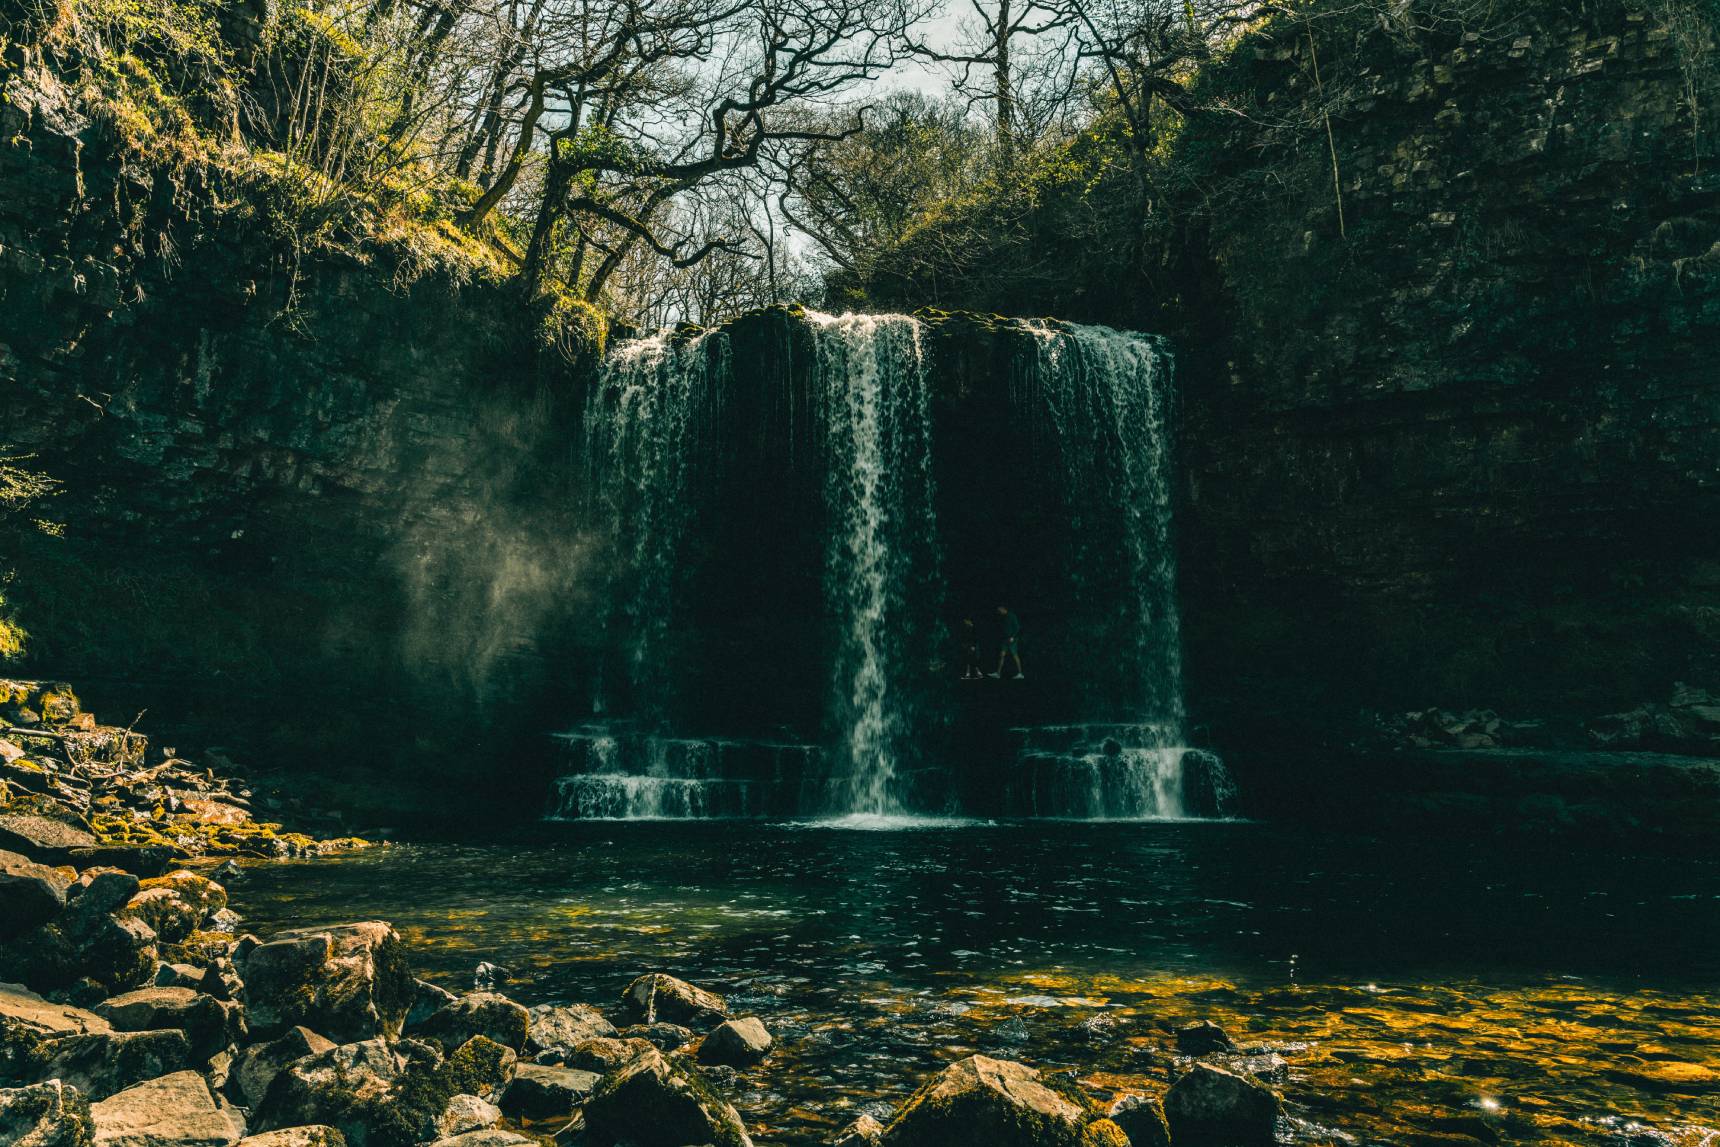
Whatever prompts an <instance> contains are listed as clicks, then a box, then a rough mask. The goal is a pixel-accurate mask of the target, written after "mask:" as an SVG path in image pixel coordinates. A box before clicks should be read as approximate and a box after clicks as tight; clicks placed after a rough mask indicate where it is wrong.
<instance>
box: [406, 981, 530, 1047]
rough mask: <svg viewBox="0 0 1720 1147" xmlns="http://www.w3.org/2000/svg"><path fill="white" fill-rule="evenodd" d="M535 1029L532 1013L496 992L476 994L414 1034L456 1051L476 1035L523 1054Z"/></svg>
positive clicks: (434, 1016)
mask: <svg viewBox="0 0 1720 1147" xmlns="http://www.w3.org/2000/svg"><path fill="white" fill-rule="evenodd" d="M530 1030H531V1013H529V1012H527V1011H526V1009H525V1007H524V1006H523V1005H520V1004H516V1003H514V1001H512V1000H510V999H508V998H507V997H506V996H503V995H498V994H496V993H495V992H472V993H470V994H468V995H464V996H461V997H460V998H459V999H457V1000H455V1001H454V1002H453V1003H451V1004H449V1005H447V1006H446V1007H443V1008H440V1009H438V1010H437V1011H436V1012H434V1013H433V1014H432V1015H431V1016H430V1017H429V1018H428V1019H426V1020H425V1021H424V1023H423V1025H422V1026H421V1027H420V1028H419V1029H418V1030H417V1031H416V1032H414V1033H413V1034H415V1035H422V1036H423V1037H424V1038H425V1039H433V1040H435V1041H436V1042H437V1043H439V1044H441V1045H442V1046H443V1047H444V1048H446V1049H448V1050H450V1051H452V1050H453V1049H454V1048H457V1047H459V1046H460V1045H461V1044H463V1043H465V1042H466V1041H467V1040H469V1039H471V1038H472V1037H473V1036H475V1035H481V1036H483V1037H485V1038H486V1039H491V1040H494V1041H495V1042H496V1043H499V1044H501V1045H502V1046H503V1047H507V1048H512V1049H513V1050H514V1051H516V1052H517V1051H519V1050H521V1049H522V1048H524V1047H525V1045H526V1034H527V1032H529V1031H530Z"/></svg>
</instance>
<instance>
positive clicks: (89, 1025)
mask: <svg viewBox="0 0 1720 1147" xmlns="http://www.w3.org/2000/svg"><path fill="white" fill-rule="evenodd" d="M112 1030H113V1025H112V1024H110V1023H108V1022H107V1021H106V1020H105V1019H103V1018H102V1017H101V1016H98V1015H97V1014H96V1013H94V1012H92V1011H88V1010H86V1009H84V1008H74V1007H72V1006H71V1005H70V1004H56V1003H53V1002H51V1001H49V1000H45V999H43V998H42V997H41V996H38V995H37V994H36V993H35V992H32V991H31V990H30V989H29V988H26V987H25V986H24V985H22V984H0V1047H5V1046H11V1045H13V1044H14V1043H15V1041H17V1040H18V1039H20V1038H21V1037H24V1036H33V1037H36V1038H37V1039H42V1038H48V1037H52V1036H62V1035H79V1034H82V1033H84V1032H105V1031H112ZM3 1064H4V1061H3V1060H0V1065H3Z"/></svg>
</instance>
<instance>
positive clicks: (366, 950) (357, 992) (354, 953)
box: [236, 921, 417, 1043]
mask: <svg viewBox="0 0 1720 1147" xmlns="http://www.w3.org/2000/svg"><path fill="white" fill-rule="evenodd" d="M239 952H240V953H241V955H240V957H239V959H238V960H237V961H236V964H237V968H238V972H239V975H240V977H241V978H242V979H243V980H244V982H245V992H246V1004H247V1006H248V1009H249V1015H250V1022H251V1026H252V1027H253V1029H254V1030H256V1031H257V1032H258V1033H259V1034H260V1035H273V1034H277V1033H279V1032H284V1031H286V1030H287V1029H288V1028H290V1027H295V1026H299V1025H303V1026H305V1027H308V1028H310V1029H311V1030H312V1031H317V1032H321V1033H322V1034H323V1035H325V1036H327V1037H328V1038H330V1039H333V1040H337V1041H341V1042H346V1043H356V1042H361V1041H364V1040H367V1039H371V1038H373V1037H376V1036H387V1037H390V1038H392V1037H395V1036H398V1035H399V1034H400V1030H401V1025H402V1024H403V1023H404V1022H405V1019H406V1013H407V1011H408V1010H409V1009H410V1008H411V1006H412V1001H413V999H414V998H415V996H416V994H417V982H416V980H415V979H414V978H413V976H412V972H411V969H410V968H409V967H408V966H407V963H406V954H405V950H404V948H403V946H402V945H401V943H400V937H399V936H398V935H396V934H395V931H394V929H393V928H391V927H389V926H388V925H387V924H385V923H383V922H381V921H368V922H364V923H358V924H340V925H335V926H333V927H329V928H316V929H304V930H300V931H294V932H286V933H282V934H281V935H279V936H277V937H275V938H274V939H273V940H271V941H270V942H269V943H266V944H258V945H257V946H256V947H254V948H248V949H247V947H246V946H244V945H241V947H240V948H239Z"/></svg>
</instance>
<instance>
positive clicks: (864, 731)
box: [807, 312, 937, 814]
mask: <svg viewBox="0 0 1720 1147" xmlns="http://www.w3.org/2000/svg"><path fill="white" fill-rule="evenodd" d="M807 321H808V323H809V324H810V326H811V328H812V334H813V340H814V345H815V347H816V353H815V358H814V363H813V370H814V377H813V380H812V390H813V394H814V396H815V399H816V400H817V401H819V402H822V403H823V417H822V419H821V423H822V425H821V430H822V433H823V435H824V448H825V454H826V464H825V472H826V478H825V510H826V513H827V514H828V515H829V519H830V521H829V524H828V527H827V528H828V530H829V538H828V548H827V555H828V556H827V561H826V568H825V594H826V597H827V599H828V601H829V605H830V607H831V610H832V612H833V613H834V614H835V615H836V617H837V618H838V625H839V627H840V632H839V634H838V640H837V648H836V658H835V671H834V685H833V702H834V711H833V713H832V718H833V720H834V723H835V725H836V727H837V729H838V730H839V735H840V736H841V739H842V742H843V743H842V745H841V756H842V765H843V766H845V767H844V769H843V771H842V774H841V781H842V783H840V784H839V785H838V786H837V792H836V794H835V800H834V807H832V808H830V809H828V810H826V811H829V812H836V813H862V814H894V813H899V812H901V811H903V803H902V794H901V792H900V790H899V787H898V770H899V766H900V764H901V762H902V754H903V753H904V752H905V751H906V749H907V744H906V736H907V734H908V731H909V728H908V725H909V713H908V698H907V697H905V696H904V695H903V690H902V683H903V681H904V680H905V679H906V677H907V674H908V670H909V661H910V660H911V658H912V656H913V650H914V640H915V635H916V634H917V633H918V632H919V631H920V630H921V629H922V628H923V620H922V619H925V618H928V617H935V616H936V607H937V603H936V601H935V600H930V601H928V600H927V599H926V596H925V594H924V592H922V589H923V587H922V586H921V585H920V584H919V583H920V581H921V580H922V579H923V580H924V582H925V583H926V584H928V585H929V584H931V583H935V581H936V563H937V542H936V537H937V516H936V512H935V510H934V509H933V492H934V491H933V481H932V420H931V401H930V394H929V388H928V385H927V379H926V369H925V365H926V364H925V350H924V347H923V345H922V334H923V332H922V329H921V326H920V323H919V321H918V320H916V319H913V318H909V317H907V316H905V315H841V316H834V315H824V314H818V313H815V312H809V313H808V314H807Z"/></svg>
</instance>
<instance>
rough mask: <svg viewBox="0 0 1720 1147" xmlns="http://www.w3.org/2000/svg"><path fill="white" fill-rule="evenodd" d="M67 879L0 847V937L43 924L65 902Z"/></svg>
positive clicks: (2, 938)
mask: <svg viewBox="0 0 1720 1147" xmlns="http://www.w3.org/2000/svg"><path fill="white" fill-rule="evenodd" d="M69 884H71V879H70V878H69V877H68V876H67V875H66V874H65V873H63V872H60V871H58V870H56V869H53V868H49V867H48V866H47V865H45V864H37V863H36V862H35V861H33V860H31V859H30V858H29V857H27V856H21V855H19V854H18V853H16V852H6V851H4V850H0V940H10V939H12V938H13V937H14V936H18V935H21V934H23V933H25V932H28V931H29V930H30V929H32V928H34V927H36V926H37V925H39V924H46V923H47V922H48V921H49V920H52V919H53V918H54V917H55V916H58V915H59V914H60V911H61V910H62V909H63V908H65V906H66V887H67V885H69Z"/></svg>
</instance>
